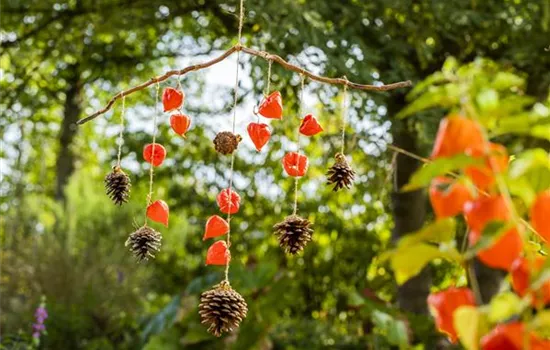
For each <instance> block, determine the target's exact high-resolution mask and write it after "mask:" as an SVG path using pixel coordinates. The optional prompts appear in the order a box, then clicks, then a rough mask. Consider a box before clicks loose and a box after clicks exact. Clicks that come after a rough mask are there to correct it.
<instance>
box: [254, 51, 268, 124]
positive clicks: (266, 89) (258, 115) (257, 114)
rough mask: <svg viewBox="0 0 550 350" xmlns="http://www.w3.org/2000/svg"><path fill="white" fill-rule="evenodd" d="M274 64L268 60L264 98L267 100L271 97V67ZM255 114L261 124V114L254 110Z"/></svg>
mask: <svg viewBox="0 0 550 350" xmlns="http://www.w3.org/2000/svg"><path fill="white" fill-rule="evenodd" d="M272 64H273V61H272V60H268V68H267V83H266V88H265V90H264V98H266V97H267V96H268V95H269V90H271V65H272ZM254 114H256V117H258V123H259V122H260V114H259V113H258V112H257V110H254Z"/></svg>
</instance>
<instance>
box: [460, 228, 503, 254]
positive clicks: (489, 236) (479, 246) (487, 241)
mask: <svg viewBox="0 0 550 350" xmlns="http://www.w3.org/2000/svg"><path fill="white" fill-rule="evenodd" d="M512 226H513V224H512V223H508V222H504V221H489V222H488V223H487V225H485V228H484V229H483V232H482V233H481V237H480V238H479V240H478V241H477V242H476V244H474V246H472V247H470V248H469V249H468V250H467V251H466V252H465V253H464V258H465V259H472V258H473V257H474V256H475V255H476V254H477V253H478V252H479V251H480V250H483V249H486V248H488V247H490V246H491V245H493V243H494V242H496V241H497V240H498V239H499V238H500V237H501V236H502V235H503V234H504V233H505V232H506V231H508V230H509V229H510V228H512Z"/></svg>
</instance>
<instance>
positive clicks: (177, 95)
mask: <svg viewBox="0 0 550 350" xmlns="http://www.w3.org/2000/svg"><path fill="white" fill-rule="evenodd" d="M184 98H185V94H184V93H183V91H179V90H176V89H174V88H171V87H169V88H166V89H164V92H163V93H162V105H163V106H164V111H165V112H171V111H173V110H174V109H178V108H180V107H181V105H182V104H183V100H184Z"/></svg>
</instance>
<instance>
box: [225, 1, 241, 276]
mask: <svg viewBox="0 0 550 350" xmlns="http://www.w3.org/2000/svg"><path fill="white" fill-rule="evenodd" d="M243 21H244V0H241V2H240V11H239V37H238V40H239V41H238V45H240V44H241V34H242V29H243ZM240 53H241V51H237V68H236V69H235V90H234V91H235V97H234V99H233V120H232V133H233V134H235V129H236V124H237V101H238V98H239V62H240ZM234 167H235V152H233V153H231V165H230V167H229V210H228V213H227V223H228V224H229V230H227V236H226V244H227V249H228V250H230V247H231V204H232V201H231V194H232V191H233V170H234ZM229 262H230V261H229V260H228V261H227V263H226V264H225V279H224V281H225V282H227V283H229Z"/></svg>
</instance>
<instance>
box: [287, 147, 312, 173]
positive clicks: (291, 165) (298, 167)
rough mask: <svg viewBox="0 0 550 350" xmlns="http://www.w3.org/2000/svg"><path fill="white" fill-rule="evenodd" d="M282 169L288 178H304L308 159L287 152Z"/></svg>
mask: <svg viewBox="0 0 550 350" xmlns="http://www.w3.org/2000/svg"><path fill="white" fill-rule="evenodd" d="M283 167H284V169H285V171H286V173H287V174H288V175H290V176H295V177H299V176H304V175H305V173H306V171H307V167H308V159H307V157H306V156H305V155H302V154H299V153H296V152H288V153H287V154H286V155H285V156H284V158H283Z"/></svg>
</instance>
